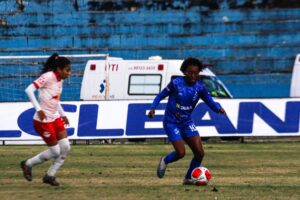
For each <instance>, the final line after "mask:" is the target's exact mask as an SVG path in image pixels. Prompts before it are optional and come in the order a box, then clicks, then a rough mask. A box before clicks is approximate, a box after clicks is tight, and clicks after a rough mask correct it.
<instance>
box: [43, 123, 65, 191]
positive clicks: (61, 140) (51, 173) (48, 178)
mask: <svg viewBox="0 0 300 200" xmlns="http://www.w3.org/2000/svg"><path fill="white" fill-rule="evenodd" d="M55 131H56V132H57V139H58V145H59V147H60V155H59V156H58V157H57V158H55V160H54V162H53V163H52V165H51V166H50V167H49V169H48V171H47V173H46V175H45V176H44V178H43V182H44V183H48V184H50V185H53V186H58V185H59V183H58V182H57V181H56V177H55V175H56V173H57V171H58V170H59V168H60V167H61V166H62V165H63V164H64V162H65V158H66V157H67V155H68V153H69V151H70V149H71V146H70V142H69V140H68V138H67V132H66V129H65V128H64V124H63V122H62V121H61V120H60V119H57V120H56V121H55Z"/></svg>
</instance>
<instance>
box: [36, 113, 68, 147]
mask: <svg viewBox="0 0 300 200" xmlns="http://www.w3.org/2000/svg"><path fill="white" fill-rule="evenodd" d="M33 125H34V128H35V130H36V132H38V134H39V135H40V136H41V137H42V138H43V140H44V141H45V142H54V141H57V134H58V133H60V132H62V131H65V130H66V128H65V124H64V121H63V120H62V119H61V118H57V119H56V120H54V121H53V122H46V123H43V122H40V121H37V120H33Z"/></svg>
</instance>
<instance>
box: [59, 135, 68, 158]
mask: <svg viewBox="0 0 300 200" xmlns="http://www.w3.org/2000/svg"><path fill="white" fill-rule="evenodd" d="M59 146H60V150H61V154H62V155H67V154H68V153H69V151H70V150H71V145H70V142H69V140H68V139H67V138H64V139H62V140H60V141H59Z"/></svg>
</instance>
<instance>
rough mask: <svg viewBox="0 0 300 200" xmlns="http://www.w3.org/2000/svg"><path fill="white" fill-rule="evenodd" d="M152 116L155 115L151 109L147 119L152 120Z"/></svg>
mask: <svg viewBox="0 0 300 200" xmlns="http://www.w3.org/2000/svg"><path fill="white" fill-rule="evenodd" d="M154 115H155V110H154V109H151V110H150V111H149V112H148V117H149V118H150V119H152V118H153V117H154Z"/></svg>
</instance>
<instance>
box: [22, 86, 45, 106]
mask: <svg viewBox="0 0 300 200" xmlns="http://www.w3.org/2000/svg"><path fill="white" fill-rule="evenodd" d="M36 89H37V88H36V86H35V84H33V83H32V84H30V85H29V86H28V87H27V88H26V89H25V92H26V94H27V96H28V97H29V100H30V101H31V103H32V105H33V106H34V108H35V110H36V111H40V110H42V108H41V106H40V104H39V102H38V101H37V99H36V97H35V95H34V92H35V91H36Z"/></svg>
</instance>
